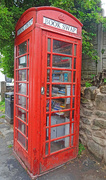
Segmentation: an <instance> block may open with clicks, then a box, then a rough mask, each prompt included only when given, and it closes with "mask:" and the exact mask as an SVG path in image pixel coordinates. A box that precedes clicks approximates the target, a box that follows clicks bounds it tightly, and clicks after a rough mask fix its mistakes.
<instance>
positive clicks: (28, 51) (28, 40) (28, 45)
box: [28, 39, 29, 52]
mask: <svg viewBox="0 0 106 180" xmlns="http://www.w3.org/2000/svg"><path fill="white" fill-rule="evenodd" d="M28 52H29V39H28Z"/></svg>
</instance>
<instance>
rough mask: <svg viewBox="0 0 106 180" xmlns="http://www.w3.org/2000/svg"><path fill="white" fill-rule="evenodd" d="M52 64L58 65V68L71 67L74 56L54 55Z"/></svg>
mask: <svg viewBox="0 0 106 180" xmlns="http://www.w3.org/2000/svg"><path fill="white" fill-rule="evenodd" d="M52 66H53V67H57V68H66V69H71V68H72V58H70V57H63V56H58V55H53V63H52Z"/></svg>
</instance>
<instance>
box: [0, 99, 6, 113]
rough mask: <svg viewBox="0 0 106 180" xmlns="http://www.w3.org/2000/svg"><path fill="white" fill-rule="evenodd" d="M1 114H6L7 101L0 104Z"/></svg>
mask: <svg viewBox="0 0 106 180" xmlns="http://www.w3.org/2000/svg"><path fill="white" fill-rule="evenodd" d="M0 112H2V113H5V99H4V100H3V101H1V102H0Z"/></svg>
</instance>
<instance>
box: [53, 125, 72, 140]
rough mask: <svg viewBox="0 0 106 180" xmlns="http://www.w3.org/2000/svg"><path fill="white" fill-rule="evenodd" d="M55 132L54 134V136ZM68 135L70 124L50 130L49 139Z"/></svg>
mask: <svg viewBox="0 0 106 180" xmlns="http://www.w3.org/2000/svg"><path fill="white" fill-rule="evenodd" d="M54 132H56V134H54ZM69 134H70V124H66V125H63V126H57V127H53V128H51V139H55V138H58V137H61V136H65V135H69Z"/></svg>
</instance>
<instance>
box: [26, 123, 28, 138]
mask: <svg viewBox="0 0 106 180" xmlns="http://www.w3.org/2000/svg"><path fill="white" fill-rule="evenodd" d="M26 137H28V126H26Z"/></svg>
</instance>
